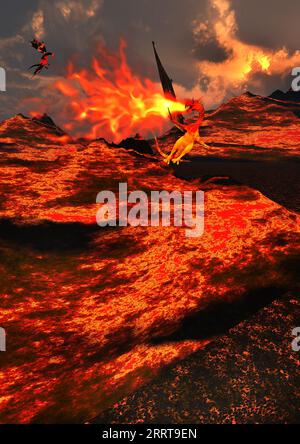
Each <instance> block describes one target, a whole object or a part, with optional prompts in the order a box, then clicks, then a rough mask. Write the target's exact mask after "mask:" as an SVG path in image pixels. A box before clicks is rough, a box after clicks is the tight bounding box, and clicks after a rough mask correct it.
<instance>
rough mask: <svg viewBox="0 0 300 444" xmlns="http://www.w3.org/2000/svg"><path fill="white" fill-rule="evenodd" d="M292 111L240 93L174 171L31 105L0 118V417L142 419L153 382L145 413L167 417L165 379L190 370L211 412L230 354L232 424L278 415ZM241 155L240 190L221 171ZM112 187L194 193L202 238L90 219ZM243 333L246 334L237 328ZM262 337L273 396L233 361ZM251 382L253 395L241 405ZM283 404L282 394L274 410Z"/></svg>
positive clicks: (220, 406) (187, 376) (288, 270)
mask: <svg viewBox="0 0 300 444" xmlns="http://www.w3.org/2000/svg"><path fill="white" fill-rule="evenodd" d="M297 107H298V105H297V104H294V103H293V104H290V103H287V102H283V101H278V100H275V99H272V98H263V97H260V96H254V95H251V94H249V93H247V94H244V95H242V96H240V97H237V98H234V99H232V100H230V101H229V102H228V103H226V104H224V105H222V106H221V107H220V108H219V109H218V110H216V111H214V112H212V113H209V114H208V115H207V119H206V122H205V126H204V128H203V136H204V139H205V140H206V141H207V142H208V144H209V145H210V147H209V148H208V149H207V151H203V148H200V147H196V149H195V151H194V152H192V153H191V154H192V156H190V158H189V159H188V162H187V163H186V164H183V165H181V166H180V167H178V168H174V169H172V168H168V167H166V166H165V165H164V164H163V163H162V162H161V159H159V157H157V156H156V155H154V154H153V153H152V152H151V151H147V152H142V151H140V152H139V153H138V152H137V151H138V150H136V149H135V146H134V144H133V146H132V149H130V140H129V141H128V144H129V145H128V146H127V147H126V148H124V147H122V146H119V147H118V146H111V145H110V144H108V143H106V142H105V141H104V140H94V141H91V142H85V143H81V142H80V141H76V140H72V139H71V138H70V136H68V135H67V134H66V133H64V132H62V131H61V130H60V129H59V127H57V126H56V124H55V123H54V122H53V121H52V120H51V119H50V118H48V117H45V116H44V117H42V118H35V119H29V118H26V117H24V116H23V115H17V116H15V117H13V118H11V119H8V120H6V121H4V122H2V123H1V124H0V151H1V158H0V168H1V175H0V187H1V191H2V193H1V198H0V225H1V230H0V254H1V272H2V274H3V279H2V280H1V300H0V301H1V302H0V304H1V310H0V325H1V327H3V328H5V330H6V332H7V337H8V352H7V353H6V354H1V355H0V360H1V371H0V377H1V387H2V395H1V398H0V417H1V422H5V423H6V422H18V423H41V422H42V423H55V422H64V423H68V422H73V423H74V422H87V421H89V420H92V418H95V417H98V420H95V421H96V422H97V421H100V422H101V421H102V420H103V421H104V420H105V418H110V419H112V418H113V420H116V421H122V419H121V417H122V414H124V413H125V411H124V409H125V410H126V409H127V407H126V408H125V407H124V406H125V405H127V406H128V410H126V415H124V421H125V422H126V421H128V422H130V418H131V417H132V409H133V410H134V408H135V406H140V405H141V402H144V406H145V409H146V411H145V410H143V412H142V413H141V409H140V408H138V409H137V410H136V414H137V415H139V418H143V417H144V418H147V420H149V421H151V411H153V407H152V406H153V405H154V410H156V408H157V411H159V408H160V406H159V400H158V398H157V397H156V395H155V396H154V397H152V398H151V393H157V390H158V389H157V387H159V390H160V391H161V393H164V394H166V395H163V398H162V399H164V400H165V402H166V404H165V406H166V409H165V414H164V415H162V416H161V418H164V420H165V421H166V422H168V421H172V419H173V418H174V415H175V416H176V414H177V413H178V412H177V411H176V409H175V407H174V405H171V404H170V403H172V399H171V398H168V396H169V395H170V394H169V392H168V387H170V383H171V384H173V383H174V384H175V385H174V394H177V393H181V394H182V393H183V392H184V390H185V389H184V387H185V384H189V382H188V381H191V378H192V380H193V381H198V382H197V384H195V385H194V386H193V389H194V390H195V393H196V394H195V395H194V396H195V399H199V397H200V394H201V390H204V389H203V387H204V386H203V384H204V382H203V381H204V380H205V375H208V377H210V378H212V376H211V375H212V374H213V373H214V371H215V374H217V375H218V377H216V378H215V379H210V380H211V381H213V380H215V381H216V384H215V386H214V387H213V385H214V384H212V385H209V384H208V385H207V386H206V387H205V396H206V399H208V400H212V401H211V402H212V403H213V404H214V406H215V407H214V408H215V409H216V410H215V411H218V412H221V413H220V415H219V416H222V412H224V411H225V410H226V409H225V407H224V403H223V402H222V396H220V395H219V393H220V390H221V388H220V387H221V386H222V385H226V396H227V399H229V401H230V402H231V405H234V402H235V394H236V391H235V385H234V384H236V381H237V380H238V379H239V374H237V376H236V380H235V382H234V384H233V383H232V380H231V379H230V374H229V373H226V371H225V370H224V368H226V362H227V363H228V362H231V363H234V362H235V361H234V359H233V354H234V356H235V359H238V356H240V357H241V359H240V360H239V365H238V369H239V370H240V374H243V375H244V377H243V378H244V379H241V378H240V385H239V389H240V390H242V391H243V393H244V395H243V398H242V399H241V400H239V403H238V405H237V408H239V412H240V416H239V418H238V419H239V421H241V422H243V421H246V420H247V418H248V419H249V417H251V415H252V416H253V414H254V412H255V415H256V416H255V418H256V419H257V417H258V419H259V420H260V421H261V422H264V418H265V417H266V415H265V413H264V412H265V406H267V407H268V406H271V407H272V411H273V412H274V415H275V416H274V418H275V419H276V418H277V419H282V417H283V416H284V414H283V413H282V411H281V410H280V412H279V409H280V405H279V404H278V402H279V401H280V400H281V401H282V402H283V405H285V404H286V403H287V402H289V403H290V400H291V399H296V393H295V392H296V388H297V387H296V384H295V385H293V381H294V380H293V372H294V371H295V359H294V357H293V356H291V355H290V353H289V352H288V348H287V345H286V344H287V340H285V341H283V342H282V343H281V342H280V341H279V342H278V336H276V332H278V331H279V330H278V328H279V327H278V324H277V323H276V322H277V321H276V319H277V320H278V318H280V319H282V324H281V325H282V327H281V330H280V332H282V331H283V330H282V329H284V326H286V327H288V328H290V325H292V324H293V322H296V316H297V313H296V310H295V307H298V305H297V280H298V271H297V264H299V253H300V246H299V214H298V212H299V202H298V200H297V196H298V195H299V194H297V193H295V188H292V189H291V188H290V187H287V186H286V184H285V180H291V181H292V182H293V186H294V187H299V170H298V165H299V144H300V140H299V139H298V129H297V126H299V118H298V117H297V110H298V108H297ZM287 134H289V137H288V136H287ZM177 135H178V133H177V130H175V129H173V130H171V131H170V132H169V133H167V134H165V135H164V136H162V137H161V142H162V146H163V147H164V149H165V150H167V149H168V147H169V146H172V143H173V140H174V138H176V137H177ZM268 137H269V139H268ZM149 143H150V145H151V141H149ZM249 159H250V160H249ZM208 160H209V162H213V168H214V174H210V172H209V171H210V170H211V169H212V166H211V163H210V164H209V165H208V164H205V162H206V161H208ZM274 160H276V162H274ZM242 163H243V164H244V165H245V170H246V169H247V170H248V171H250V170H251V168H252V170H251V171H252V173H253V174H252V176H253V177H254V179H255V180H256V181H257V182H255V180H254V179H253V180H254V182H255V183H254V184H253V185H249V182H248V180H249V177H248V176H247V174H246V172H245V180H243V174H241V171H243V170H240V167H239V168H238V169H239V177H237V176H236V174H235V172H234V171H233V166H234V165H241V164H242ZM274 163H275V166H274ZM253 164H255V165H256V166H255V168H256V170H255V171H254V170H253ZM284 165H285V166H284ZM189 168H193V174H191V170H189ZM268 168H270V171H273V172H274V171H275V169H274V168H277V170H276V171H277V173H278V171H280V174H278V178H279V179H278V180H279V182H278V187H279V189H280V191H279V192H278V191H277V192H276V193H274V192H273V191H272V192H269V191H268V189H267V188H266V185H265V184H264V182H263V181H261V182H259V180H258V179H257V177H258V176H259V174H258V170H259V171H260V170H261V171H262V173H263V175H264V176H265V175H266V171H267V170H268ZM282 171H287V172H286V175H284V174H283V173H282ZM274 174H275V173H274ZM257 175H258V176H257ZM241 176H242V177H241ZM272 177H273V181H271V185H272V187H273V188H274V187H275V185H274V183H273V182H274V175H273V176H272ZM251 180H252V179H251ZM121 182H126V183H128V188H129V190H130V191H134V190H137V189H139V190H143V191H145V192H147V193H150V192H151V191H155V190H161V189H163V190H169V191H174V190H175V191H176V190H177V191H181V192H184V191H194V192H196V191H199V190H203V191H204V192H205V232H204V235H203V236H201V237H199V238H188V237H186V236H185V230H184V228H179V227H123V228H122V227H115V228H113V227H111V228H100V227H98V226H97V225H96V213H97V209H98V206H97V204H96V196H97V194H98V193H99V192H100V191H102V190H110V191H114V192H117V191H118V186H119V183H121ZM256 183H257V185H256ZM272 193H273V194H272ZM285 193H287V194H285ZM295 194H296V197H295ZM293 301H294V302H293ZM268 307H271V308H270V309H268ZM272 310H273V311H272ZM285 317H286V318H287V321H286V322H285V321H284V318H285ZM252 328H253V329H254V330H255V332H256V334H253V336H251V335H248V336H246V334H245V331H246V330H248V331H251V329H252ZM243 332H244V333H243ZM243 338H244V339H245V338H246V339H245V341H248V345H247V346H245V343H243ZM266 338H267V339H268V346H269V347H270V348H272V350H273V355H272V358H270V359H271V360H272V359H273V362H275V364H274V365H275V366H276V359H279V358H280V357H282V356H285V357H286V365H285V368H284V372H285V375H286V379H288V380H289V381H290V382H289V391H288V392H286V393H285V387H286V385H285V384H286V380H284V378H282V379H280V383H278V384H277V385H276V386H275V387H274V386H273V388H271V385H272V384H271V383H272V381H273V376H272V375H273V374H272V375H271V376H270V374H271V373H270V372H269V370H268V368H265V369H261V371H260V373H259V378H258V379H257V378H255V375H256V373H255V369H254V368H253V367H251V365H252V364H251V365H250V364H249V362H250V363H251V362H253V365H255V362H257V361H256V360H255V359H258V360H261V359H264V356H266V355H267V354H268V349H267V347H266V346H265V345H263V344H265V340H266ZM243 344H244V345H243ZM218 347H219V349H218ZM243 347H244V348H243ZM220 350H221V351H220ZM274 350H275V351H274ZM219 353H221V354H222V356H223V357H224V360H223V361H224V362H225V364H224V366H223V367H222V366H221V367H222V368H221V367H220V365H221V364H220V362H217V357H218V356H219ZM244 353H245V354H244ZM247 353H248V355H247ZM247 356H248V358H247ZM249 356H250V357H249ZM253 356H258V358H255V357H253ZM226 359H227V360H226ZM230 359H231V360H230ZM250 359H253V361H249V360H250ZM223 361H222V362H223ZM170 365H172V367H171V368H172V370H170ZM232 365H233V364H232ZM167 369H169V373H168V376H167V377H164V375H166V373H164V372H168V370H167ZM162 372H163V373H162ZM176 372H177V373H176ZM180 372H181V373H180ZM176 374H177V376H178V375H179V374H180V378H177V379H176V381H175V380H174V378H173V376H174V375H176ZM245 375H246V376H245ZM247 375H249V376H248V379H247ZM175 377H176V376H175ZM157 378H158V379H157ZM159 378H161V379H159ZM257 380H259V381H263V384H264V388H265V390H262V391H261V392H257V393H256V395H255V396H256V397H255V399H253V397H251V402H248V400H249V399H250V398H249V397H250V395H249V392H248V391H247V390H249V384H250V385H251V384H252V383H253V384H255V381H257ZM152 381H154V382H152ZM199 381H200V382H199ZM249 381H250V382H249ZM147 384H148V385H147ZM149 384H150V385H149ZM152 384H157V385H156V388H155V386H154V385H152ZM141 388H145V397H144V398H141V392H140V391H139V390H140V389H141ZM155 390H156V391H155ZM189 393H190V392H189ZM132 394H137V397H136V400H137V401H136V405H135V404H134V395H132ZM131 395H132V396H131ZM128 396H129V398H128ZM188 396H189V395H188ZM251 396H252V395H251ZM125 397H127V398H125ZM149 397H150V398H151V399H152V400H149ZM267 398H268V399H267ZM276 399H277V400H278V402H277V403H276V402H275V401H274V400H276ZM187 404H188V400H187V399H184V400H183V404H182V405H183V406H186V405H187ZM290 404H291V403H290ZM122 405H123V407H120V406H122ZM191 408H192V409H193V410H191V411H194V414H196V412H197V409H196V407H195V406H194V407H191ZM122 409H123V410H122ZM224 409H225V410H224ZM296 410H297V405H296V403H292V405H290V406H289V413H288V414H287V415H286V416H285V417H284V418H283V420H289V419H290V418H291V415H292V416H293V415H294V416H295V415H296ZM105 412H108V413H105ZM181 414H182V416H181V417H180V420H182V421H183V422H184V410H183V411H182V412H181ZM204 414H205V412H204V413H203V415H204ZM99 415H100V416H99ZM143 415H144V416H143ZM276 415H277V416H276ZM289 415H290V416H289ZM217 417H218V415H217V414H216V415H215V417H214V418H215V420H216V421H217V419H219V417H218V418H217ZM231 417H232V415H231ZM224 418H225V417H224ZM188 419H190V418H188ZM192 419H194V418H192ZM225 420H226V418H225Z"/></svg>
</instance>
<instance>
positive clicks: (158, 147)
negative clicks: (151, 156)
mask: <svg viewBox="0 0 300 444" xmlns="http://www.w3.org/2000/svg"><path fill="white" fill-rule="evenodd" d="M155 144H156V149H157V151H158V152H159V154H160V155H161V156H162V157H163V158H164V159H166V158H167V157H168V155H167V154H165V153H164V152H163V151H162V150H161V149H160V146H159V143H158V140H157V137H155Z"/></svg>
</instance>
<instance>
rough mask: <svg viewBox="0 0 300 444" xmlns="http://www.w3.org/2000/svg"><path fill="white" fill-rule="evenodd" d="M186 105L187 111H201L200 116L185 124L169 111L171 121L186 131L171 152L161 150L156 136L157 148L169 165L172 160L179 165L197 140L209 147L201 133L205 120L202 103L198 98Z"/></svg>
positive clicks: (188, 101) (187, 102)
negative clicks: (200, 129)
mask: <svg viewBox="0 0 300 444" xmlns="http://www.w3.org/2000/svg"><path fill="white" fill-rule="evenodd" d="M185 106H186V109H187V111H186V112H191V111H196V112H199V117H198V119H197V121H196V122H193V123H190V124H184V123H180V122H178V121H177V120H175V119H174V118H173V116H172V114H171V113H170V111H169V114H170V119H171V122H172V123H174V125H175V126H176V127H177V128H178V129H180V131H182V132H184V135H183V136H182V137H180V139H178V140H177V142H176V143H175V145H174V147H173V149H172V150H171V152H170V154H166V153H164V152H163V151H162V150H161V148H160V146H159V143H158V140H157V138H155V141H156V149H157V151H158V152H159V154H160V155H161V156H162V157H163V158H164V162H165V163H167V164H168V165H169V164H170V163H171V162H173V163H175V164H177V165H179V163H180V162H181V161H182V159H183V157H184V156H185V155H186V154H188V153H189V152H190V151H191V150H192V149H193V147H194V144H195V142H198V143H200V145H202V146H203V147H205V148H208V146H207V145H206V144H205V143H204V141H203V140H202V138H201V137H200V135H199V127H200V125H201V123H202V122H203V119H204V114H205V111H204V107H203V105H202V103H201V102H200V101H197V100H187V101H186V103H185Z"/></svg>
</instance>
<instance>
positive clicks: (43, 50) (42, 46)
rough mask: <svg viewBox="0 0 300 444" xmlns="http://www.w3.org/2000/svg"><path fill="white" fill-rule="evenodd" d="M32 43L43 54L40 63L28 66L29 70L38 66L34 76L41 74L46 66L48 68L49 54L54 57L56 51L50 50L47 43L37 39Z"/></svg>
mask: <svg viewBox="0 0 300 444" xmlns="http://www.w3.org/2000/svg"><path fill="white" fill-rule="evenodd" d="M30 43H31V46H32V47H33V48H34V49H36V50H37V51H38V52H40V53H41V54H42V57H41V61H40V63H36V64H35V65H32V66H30V67H29V68H28V70H29V69H32V68H36V69H35V70H34V73H33V77H34V76H36V75H37V74H39V73H40V72H41V71H42V70H43V69H44V68H45V69H48V66H49V56H52V57H54V53H53V52H48V51H47V49H46V45H45V43H44V42H40V41H39V40H37V39H33V40H31V42H30Z"/></svg>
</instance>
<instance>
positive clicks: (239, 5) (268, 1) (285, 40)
mask: <svg viewBox="0 0 300 444" xmlns="http://www.w3.org/2000/svg"><path fill="white" fill-rule="evenodd" d="M231 3H232V6H233V8H234V10H235V12H236V16H237V21H238V24H239V36H240V38H241V39H242V40H243V41H246V42H247V43H252V44H255V45H261V46H266V47H268V48H271V49H277V48H281V47H282V46H286V47H287V48H288V49H289V50H290V51H296V50H297V49H300V26H299V19H300V1H299V0H251V1H241V0H232V2H231Z"/></svg>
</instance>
